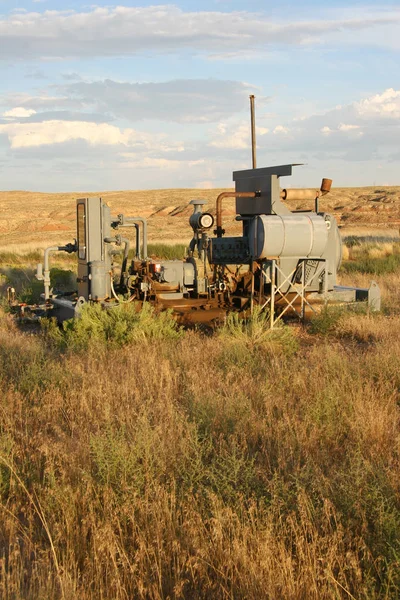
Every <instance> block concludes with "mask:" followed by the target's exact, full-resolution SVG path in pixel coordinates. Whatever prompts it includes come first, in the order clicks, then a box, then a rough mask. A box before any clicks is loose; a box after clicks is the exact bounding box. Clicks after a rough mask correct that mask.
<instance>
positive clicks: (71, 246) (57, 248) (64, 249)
mask: <svg viewBox="0 0 400 600" xmlns="http://www.w3.org/2000/svg"><path fill="white" fill-rule="evenodd" d="M76 251H77V246H76V243H75V244H67V245H66V246H50V247H49V248H46V250H45V251H44V271H43V274H42V273H41V269H40V270H39V269H38V277H37V278H38V279H42V280H43V285H44V299H45V300H46V301H47V300H49V298H50V254H51V253H52V252H68V253H69V254H70V253H71V252H76Z"/></svg>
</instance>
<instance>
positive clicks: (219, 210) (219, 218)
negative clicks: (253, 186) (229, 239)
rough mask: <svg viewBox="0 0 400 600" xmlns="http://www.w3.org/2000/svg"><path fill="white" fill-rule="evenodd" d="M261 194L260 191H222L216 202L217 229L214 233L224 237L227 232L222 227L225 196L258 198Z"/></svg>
mask: <svg viewBox="0 0 400 600" xmlns="http://www.w3.org/2000/svg"><path fill="white" fill-rule="evenodd" d="M259 195H260V193H259V192H222V193H221V194H220V195H219V196H218V198H217V203H216V214H217V229H216V230H215V232H214V233H215V234H216V235H217V237H222V236H223V234H224V233H225V230H224V229H222V200H223V199H224V198H257V197H258V196H259Z"/></svg>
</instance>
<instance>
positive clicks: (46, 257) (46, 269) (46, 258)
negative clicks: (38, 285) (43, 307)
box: [43, 246, 59, 300]
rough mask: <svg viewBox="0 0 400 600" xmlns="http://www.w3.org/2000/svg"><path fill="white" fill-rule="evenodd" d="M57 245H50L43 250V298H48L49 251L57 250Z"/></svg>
mask: <svg viewBox="0 0 400 600" xmlns="http://www.w3.org/2000/svg"><path fill="white" fill-rule="evenodd" d="M58 250H59V247H58V246H50V247H49V248H46V250H45V251H44V272H43V284H44V299H45V300H48V299H49V298H50V260H49V258H50V252H58Z"/></svg>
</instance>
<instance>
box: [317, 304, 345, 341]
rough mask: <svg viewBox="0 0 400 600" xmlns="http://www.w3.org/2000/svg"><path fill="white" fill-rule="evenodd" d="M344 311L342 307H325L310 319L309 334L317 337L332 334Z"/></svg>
mask: <svg viewBox="0 0 400 600" xmlns="http://www.w3.org/2000/svg"><path fill="white" fill-rule="evenodd" d="M345 310H346V308H344V307H342V306H329V305H328V304H327V305H325V306H324V307H323V308H322V310H321V312H320V313H319V314H317V315H314V316H313V317H312V319H311V324H310V332H311V333H314V334H318V335H328V334H330V333H333V332H334V331H335V329H336V327H337V325H338V323H339V320H340V318H341V317H342V315H343V314H344V311H345Z"/></svg>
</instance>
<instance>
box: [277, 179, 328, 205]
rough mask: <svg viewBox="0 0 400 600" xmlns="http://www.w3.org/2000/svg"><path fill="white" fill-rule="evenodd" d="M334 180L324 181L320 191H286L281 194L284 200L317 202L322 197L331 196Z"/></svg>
mask: <svg viewBox="0 0 400 600" xmlns="http://www.w3.org/2000/svg"><path fill="white" fill-rule="evenodd" d="M331 186H332V179H325V178H324V179H323V180H322V183H321V187H320V189H319V190H313V189H303V188H301V189H295V188H290V189H288V190H287V189H284V190H281V192H280V197H281V199H282V200H315V199H316V198H320V197H321V196H325V195H326V194H329V192H330V191H331Z"/></svg>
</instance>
